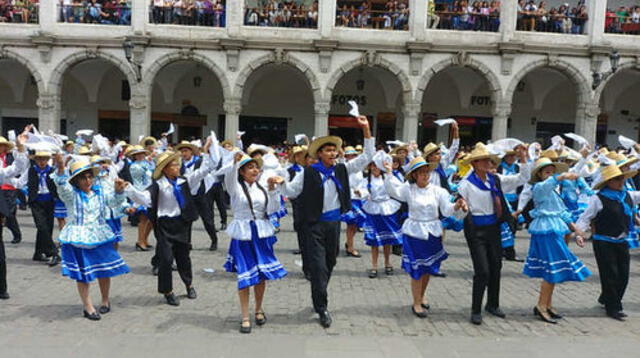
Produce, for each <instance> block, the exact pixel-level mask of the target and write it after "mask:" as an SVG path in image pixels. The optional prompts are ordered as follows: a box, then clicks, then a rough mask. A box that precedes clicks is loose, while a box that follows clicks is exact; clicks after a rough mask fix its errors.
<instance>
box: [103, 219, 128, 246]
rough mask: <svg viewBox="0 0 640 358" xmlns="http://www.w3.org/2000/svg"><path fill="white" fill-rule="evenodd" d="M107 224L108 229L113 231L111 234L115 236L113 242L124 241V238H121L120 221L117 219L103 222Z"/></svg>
mask: <svg viewBox="0 0 640 358" xmlns="http://www.w3.org/2000/svg"><path fill="white" fill-rule="evenodd" d="M105 221H106V222H107V225H109V227H110V228H111V231H113V234H114V235H115V236H116V239H115V241H114V242H120V241H122V240H124V237H123V236H122V221H121V220H120V218H117V219H113V218H112V219H107V220H105Z"/></svg>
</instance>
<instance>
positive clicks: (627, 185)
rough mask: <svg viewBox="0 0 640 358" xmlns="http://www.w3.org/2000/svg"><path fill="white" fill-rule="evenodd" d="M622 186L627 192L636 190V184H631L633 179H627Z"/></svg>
mask: <svg viewBox="0 0 640 358" xmlns="http://www.w3.org/2000/svg"><path fill="white" fill-rule="evenodd" d="M624 184H625V188H626V189H627V190H636V183H634V182H633V179H631V178H629V179H627V180H626V181H625V183H624Z"/></svg>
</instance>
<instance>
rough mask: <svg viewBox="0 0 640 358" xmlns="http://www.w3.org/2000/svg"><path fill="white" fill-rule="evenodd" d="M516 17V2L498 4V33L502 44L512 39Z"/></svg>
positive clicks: (514, 0) (512, 0) (513, 0)
mask: <svg viewBox="0 0 640 358" xmlns="http://www.w3.org/2000/svg"><path fill="white" fill-rule="evenodd" d="M517 17H518V3H517V1H516V0H511V1H503V2H502V3H501V4H500V33H501V34H502V42H509V41H511V40H512V39H513V35H514V33H515V31H516V20H517Z"/></svg>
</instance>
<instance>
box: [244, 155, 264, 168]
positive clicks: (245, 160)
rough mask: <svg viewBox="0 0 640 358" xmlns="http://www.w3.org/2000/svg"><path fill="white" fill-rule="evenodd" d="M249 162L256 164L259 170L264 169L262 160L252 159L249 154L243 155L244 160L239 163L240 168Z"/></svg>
mask: <svg viewBox="0 0 640 358" xmlns="http://www.w3.org/2000/svg"><path fill="white" fill-rule="evenodd" d="M249 162H256V164H258V169H260V168H262V158H251V157H250V156H249V155H248V154H244V155H242V158H241V159H240V161H239V162H238V168H242V167H244V166H245V165H246V164H248V163H249Z"/></svg>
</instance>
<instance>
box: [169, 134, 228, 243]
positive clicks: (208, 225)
mask: <svg viewBox="0 0 640 358" xmlns="http://www.w3.org/2000/svg"><path fill="white" fill-rule="evenodd" d="M175 150H176V151H179V152H180V156H181V157H182V166H181V167H180V175H182V176H184V175H187V174H191V173H193V172H195V171H196V170H198V169H199V168H200V166H201V165H202V161H203V160H202V157H201V156H199V155H195V153H196V152H197V151H198V147H196V146H195V145H193V144H191V143H189V142H187V141H182V142H181V143H180V144H178V145H176V146H175ZM203 181H204V178H203V180H200V181H199V182H197V183H194V184H193V185H192V186H191V187H190V188H191V196H192V197H193V201H194V203H195V204H196V209H197V210H198V213H199V214H200V218H201V219H202V223H203V224H204V229H205V230H206V231H207V234H208V235H209V239H210V240H211V245H210V246H209V250H210V251H215V250H217V249H218V235H217V234H216V227H215V224H214V222H213V206H212V205H211V204H210V203H209V202H208V200H207V199H208V198H207V195H206V192H205V184H204V182H203Z"/></svg>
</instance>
